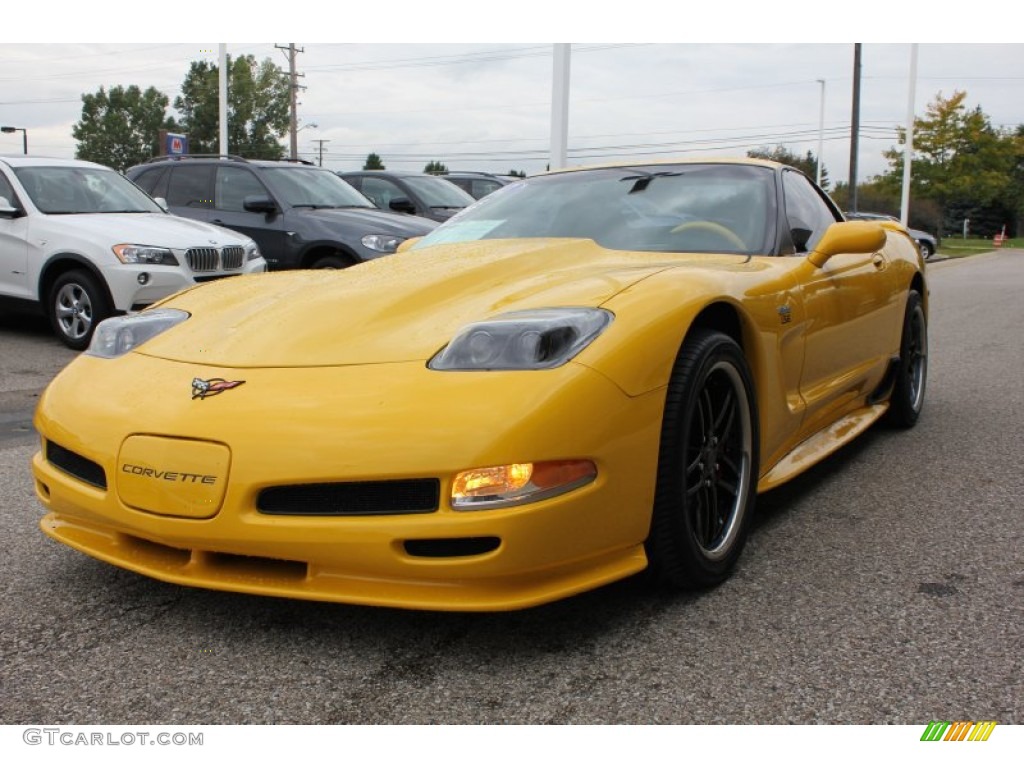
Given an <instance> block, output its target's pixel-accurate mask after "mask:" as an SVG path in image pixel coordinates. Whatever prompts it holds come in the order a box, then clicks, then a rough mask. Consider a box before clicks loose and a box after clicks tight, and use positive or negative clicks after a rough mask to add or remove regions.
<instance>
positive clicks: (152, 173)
mask: <svg viewBox="0 0 1024 768" xmlns="http://www.w3.org/2000/svg"><path fill="white" fill-rule="evenodd" d="M166 171H167V169H166V168H147V169H146V170H144V171H141V172H140V173H139V175H138V176H136V177H135V178H134V179H132V181H134V182H135V184H136V186H139V187H141V188H142V189H143V191H145V192H146V194H148V195H149V196H150V197H157V196H158V194H159V193H158V192H157V191H156V187H157V184H159V183H160V177H161V176H163V175H164V173H165V172H166Z"/></svg>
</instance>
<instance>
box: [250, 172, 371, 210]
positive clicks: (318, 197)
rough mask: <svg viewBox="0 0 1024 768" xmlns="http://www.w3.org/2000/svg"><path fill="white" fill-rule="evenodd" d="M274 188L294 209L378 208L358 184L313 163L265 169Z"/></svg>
mask: <svg viewBox="0 0 1024 768" xmlns="http://www.w3.org/2000/svg"><path fill="white" fill-rule="evenodd" d="M263 173H264V175H265V176H266V178H267V180H268V181H269V182H270V184H271V186H273V188H274V191H275V192H276V193H277V194H278V196H279V197H280V198H281V199H282V200H284V202H285V203H286V204H287V205H289V206H291V207H292V208H303V207H306V208H376V207H377V206H375V205H374V204H373V203H371V202H370V201H369V200H368V199H367V198H366V197H364V196H363V195H362V193H360V192H359V191H358V190H357V189H356V188H355V187H353V186H352V185H351V184H349V183H348V182H346V181H342V179H340V178H339V177H338V176H337V175H335V174H334V173H332V172H331V171H326V170H324V169H322V168H311V167H309V166H302V165H295V166H281V167H277V168H264V169H263Z"/></svg>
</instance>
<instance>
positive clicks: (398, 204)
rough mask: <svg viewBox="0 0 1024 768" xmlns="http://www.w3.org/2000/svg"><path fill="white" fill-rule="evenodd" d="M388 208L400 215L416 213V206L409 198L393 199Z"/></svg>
mask: <svg viewBox="0 0 1024 768" xmlns="http://www.w3.org/2000/svg"><path fill="white" fill-rule="evenodd" d="M388 208H390V209H391V210H392V211H398V212H399V213H416V206H415V205H413V204H412V202H411V201H410V200H409V198H407V197H393V198H391V202H390V203H388Z"/></svg>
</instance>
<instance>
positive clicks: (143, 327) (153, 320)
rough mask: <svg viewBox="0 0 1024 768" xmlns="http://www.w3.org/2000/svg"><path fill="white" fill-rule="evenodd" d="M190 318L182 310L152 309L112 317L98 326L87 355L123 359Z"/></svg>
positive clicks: (86, 352)
mask: <svg viewBox="0 0 1024 768" xmlns="http://www.w3.org/2000/svg"><path fill="white" fill-rule="evenodd" d="M188 317H189V314H188V312H183V311H181V310H180V309H150V310H147V311H145V312H139V313H138V314H135V315H124V316H123V317H111V318H108V319H107V320H104V321H103V322H102V323H100V324H99V325H97V326H96V330H95V332H94V333H93V335H92V341H91V342H90V343H89V348H88V349H87V350H85V354H87V355H92V356H93V357H105V358H107V359H113V358H115V357H120V356H121V355H124V354H127V353H128V352H131V351H132V350H133V349H135V348H136V347H137V346H139V345H140V344H142V343H144V342H146V341H149V340H150V339H152V338H153V337H154V336H157V335H159V334H161V333H163V332H164V331H166V330H167V329H168V328H173V327H174V326H176V325H177V324H178V323H180V322H183V321H185V320H187V319H188Z"/></svg>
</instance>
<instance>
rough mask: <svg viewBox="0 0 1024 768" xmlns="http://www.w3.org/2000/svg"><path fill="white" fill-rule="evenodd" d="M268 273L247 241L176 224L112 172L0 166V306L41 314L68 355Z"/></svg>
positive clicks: (39, 162) (38, 162)
mask: <svg viewBox="0 0 1024 768" xmlns="http://www.w3.org/2000/svg"><path fill="white" fill-rule="evenodd" d="M264 270H266V262H265V261H264V260H263V257H262V256H261V255H260V252H259V250H258V248H257V246H256V243H254V242H253V241H252V239H250V238H249V237H246V236H245V235H243V234H240V233H238V232H232V231H230V230H227V229H222V228H220V227H216V226H213V225H211V224H204V223H200V222H195V221H188V220H185V219H182V218H179V217H178V216H172V215H170V214H169V213H167V212H166V211H165V210H164V209H163V208H161V207H160V206H159V205H158V204H157V203H156V202H155V201H153V200H152V199H151V198H149V197H148V196H147V195H146V194H145V193H144V192H142V191H141V190H140V189H139V188H138V187H136V186H135V185H134V184H132V183H131V182H130V181H128V180H126V179H125V178H124V177H123V176H122V175H121V174H119V173H117V172H116V171H114V170H111V169H110V168H107V167H105V166H102V165H97V164H96V163H88V162H84V161H81V160H61V159H55V158H44V157H25V156H23V155H19V156H13V157H0V304H2V305H5V306H10V307H15V308H28V309H31V310H33V311H40V310H41V311H43V312H44V313H45V314H46V315H47V316H48V317H49V319H50V324H51V325H52V326H53V330H54V332H55V333H56V334H57V337H58V338H59V339H60V340H61V341H62V342H64V344H66V345H67V346H69V347H71V348H72V349H85V347H86V346H88V344H89V340H90V338H91V337H92V334H93V330H94V329H95V327H96V325H97V323H99V322H100V321H101V320H103V319H104V318H106V317H110V316H111V315H114V314H117V313H123V312H128V311H130V310H133V309H140V308H142V307H144V306H146V305H148V304H152V303H153V302H155V301H157V300H159V299H163V298H165V297H166V296H169V295H170V294H172V293H176V292H177V291H180V290H181V289H183V288H188V287H189V286H191V285H195V283H196V281H202V280H210V279H213V278H219V277H226V276H228V275H240V274H247V273H252V272H263V271H264Z"/></svg>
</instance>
